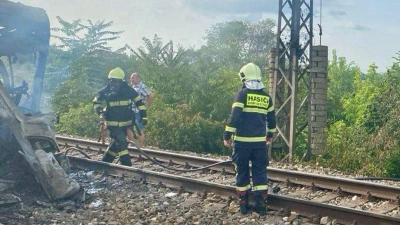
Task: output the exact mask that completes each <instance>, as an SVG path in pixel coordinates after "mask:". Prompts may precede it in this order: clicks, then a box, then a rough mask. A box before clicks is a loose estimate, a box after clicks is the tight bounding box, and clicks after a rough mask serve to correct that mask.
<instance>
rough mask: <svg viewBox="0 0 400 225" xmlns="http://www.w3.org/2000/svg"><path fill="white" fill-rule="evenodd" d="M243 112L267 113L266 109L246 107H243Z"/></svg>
mask: <svg viewBox="0 0 400 225" xmlns="http://www.w3.org/2000/svg"><path fill="white" fill-rule="evenodd" d="M243 112H252V113H261V114H267V113H268V112H267V110H266V109H258V108H247V107H245V108H244V109H243Z"/></svg>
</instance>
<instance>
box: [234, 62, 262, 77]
mask: <svg viewBox="0 0 400 225" xmlns="http://www.w3.org/2000/svg"><path fill="white" fill-rule="evenodd" d="M239 77H240V80H241V81H242V82H245V81H248V80H261V70H260V67H258V66H257V65H256V64H254V63H248V64H246V65H244V66H243V67H242V68H241V69H240V71H239Z"/></svg>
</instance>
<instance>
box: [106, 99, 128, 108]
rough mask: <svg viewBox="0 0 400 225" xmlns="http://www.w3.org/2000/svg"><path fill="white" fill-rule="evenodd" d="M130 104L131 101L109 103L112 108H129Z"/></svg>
mask: <svg viewBox="0 0 400 225" xmlns="http://www.w3.org/2000/svg"><path fill="white" fill-rule="evenodd" d="M129 104H131V101H130V100H129V101H115V102H109V103H108V105H109V106H111V107H114V106H127V105H129Z"/></svg>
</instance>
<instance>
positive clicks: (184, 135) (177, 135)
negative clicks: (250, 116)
mask: <svg viewBox="0 0 400 225" xmlns="http://www.w3.org/2000/svg"><path fill="white" fill-rule="evenodd" d="M160 108H161V109H162V110H160ZM152 109H153V111H152V112H151V114H150V116H149V125H148V127H147V128H146V143H147V144H148V145H152V146H158V147H160V148H164V149H174V150H183V151H193V152H199V153H204V152H207V153H213V154H226V153H227V151H228V150H227V149H224V147H223V145H222V132H223V129H224V126H223V124H221V123H218V122H212V121H210V120H207V119H203V118H202V117H201V116H199V115H190V114H189V110H188V106H187V105H184V104H182V105H177V106H171V105H164V104H162V103H160V102H155V103H154V106H152Z"/></svg>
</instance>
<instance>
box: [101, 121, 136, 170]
mask: <svg viewBox="0 0 400 225" xmlns="http://www.w3.org/2000/svg"><path fill="white" fill-rule="evenodd" d="M107 129H108V130H109V131H110V138H111V143H110V145H109V146H108V148H107V151H106V153H104V156H103V158H102V159H101V160H102V161H104V162H113V161H114V159H115V158H116V157H117V156H119V161H120V162H121V164H122V165H125V166H132V162H131V159H130V156H129V154H128V143H127V141H126V132H127V129H128V128H127V127H108V128H107Z"/></svg>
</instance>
